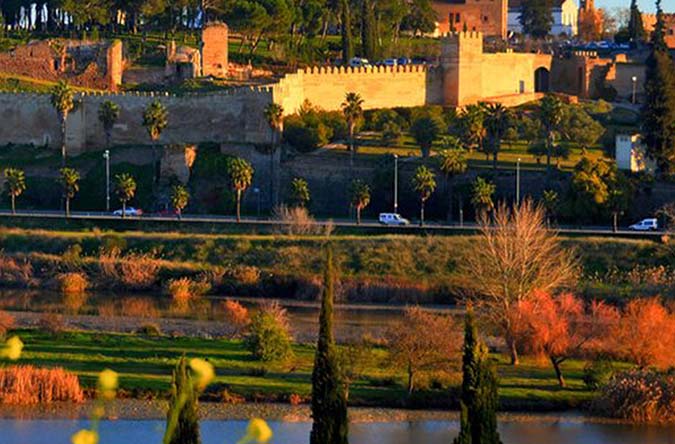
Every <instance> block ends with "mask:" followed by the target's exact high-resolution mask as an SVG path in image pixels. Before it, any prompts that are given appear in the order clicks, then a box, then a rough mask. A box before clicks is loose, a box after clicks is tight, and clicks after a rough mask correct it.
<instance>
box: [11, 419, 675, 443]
mask: <svg viewBox="0 0 675 444" xmlns="http://www.w3.org/2000/svg"><path fill="white" fill-rule="evenodd" d="M246 424H247V423H246V421H240V420H236V421H235V420H232V421H230V420H225V421H214V420H206V421H202V423H201V432H202V441H203V443H204V444H234V443H236V442H237V440H238V439H239V438H240V437H242V436H244V434H245V429H246ZM269 424H270V426H271V427H272V430H273V431H274V438H273V440H272V443H273V444H305V443H307V442H309V438H308V436H309V431H310V428H311V424H310V423H308V422H281V421H270V422H269ZM164 425H165V423H164V421H161V420H117V421H103V422H102V423H101V425H100V436H101V439H100V441H99V442H100V443H101V444H151V443H160V442H161V440H162V433H163V430H164ZM87 426H88V423H87V421H82V420H44V419H39V420H35V419H31V420H17V419H0V444H60V443H63V444H67V443H69V442H70V436H71V435H72V434H73V433H74V432H76V431H77V430H79V429H80V428H83V427H87ZM458 429H459V424H458V423H457V421H454V420H428V421H424V420H422V421H408V422H374V423H373V422H368V423H355V424H352V425H351V428H350V443H351V444H449V443H451V442H452V439H453V438H454V437H455V436H456V435H457V433H458ZM499 429H500V434H501V437H502V441H503V442H504V444H572V443H574V444H671V443H674V444H675V427H660V426H630V425H623V424H607V423H593V422H584V421H582V420H579V419H578V418H576V419H575V418H570V419H565V418H561V419H558V420H555V421H551V420H548V419H547V420H542V421H538V420H536V418H535V419H534V420H528V421H501V422H500V427H499Z"/></svg>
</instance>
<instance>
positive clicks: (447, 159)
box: [438, 136, 468, 222]
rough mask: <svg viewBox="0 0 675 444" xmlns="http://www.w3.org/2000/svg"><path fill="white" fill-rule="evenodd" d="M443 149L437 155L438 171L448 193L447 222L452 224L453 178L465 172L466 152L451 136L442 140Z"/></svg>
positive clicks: (457, 140) (460, 143)
mask: <svg viewBox="0 0 675 444" xmlns="http://www.w3.org/2000/svg"><path fill="white" fill-rule="evenodd" d="M443 147H444V148H445V149H443V150H442V151H439V153H438V161H439V169H440V170H441V172H442V173H443V175H444V176H445V183H446V189H447V193H448V216H447V220H448V222H452V214H453V211H452V208H453V205H452V204H453V199H452V197H453V196H452V195H453V191H454V185H455V176H458V175H460V174H464V172H466V169H467V166H468V162H467V159H466V150H465V149H464V148H463V147H462V142H461V141H460V140H459V139H458V138H457V137H453V136H446V137H445V138H444V139H443Z"/></svg>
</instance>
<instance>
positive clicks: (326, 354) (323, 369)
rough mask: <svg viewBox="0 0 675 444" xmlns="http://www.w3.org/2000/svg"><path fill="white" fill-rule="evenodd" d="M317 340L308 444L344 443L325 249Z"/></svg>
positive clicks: (329, 255)
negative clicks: (311, 422)
mask: <svg viewBox="0 0 675 444" xmlns="http://www.w3.org/2000/svg"><path fill="white" fill-rule="evenodd" d="M324 267H325V268H324V281H323V292H322V295H321V314H320V315H319V340H318V343H317V346H316V354H315V356H314V369H313V371H312V419H313V424H312V432H311V434H310V444H347V443H348V439H347V433H348V426H349V424H348V419H347V398H346V395H345V387H344V385H343V384H342V381H341V376H340V375H341V373H340V369H339V365H338V360H337V355H336V349H335V338H334V336H333V302H334V298H335V272H334V271H333V251H332V249H331V248H330V247H327V249H326V264H325V266H324Z"/></svg>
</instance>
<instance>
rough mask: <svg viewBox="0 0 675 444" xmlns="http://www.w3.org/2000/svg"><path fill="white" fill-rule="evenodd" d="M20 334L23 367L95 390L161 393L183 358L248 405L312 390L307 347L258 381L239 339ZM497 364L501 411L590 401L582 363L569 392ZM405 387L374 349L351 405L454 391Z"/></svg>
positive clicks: (570, 367) (448, 401) (431, 397)
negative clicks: (203, 364) (201, 365)
mask: <svg viewBox="0 0 675 444" xmlns="http://www.w3.org/2000/svg"><path fill="white" fill-rule="evenodd" d="M18 334H19V335H20V336H21V338H22V340H23V341H24V342H25V344H26V347H25V349H24V354H23V356H22V359H21V363H22V364H33V365H40V366H62V367H64V368H66V369H68V370H71V371H73V372H75V373H77V374H78V375H79V376H80V377H81V380H82V382H83V384H84V385H85V386H87V387H93V385H94V381H95V379H96V376H97V374H98V372H100V371H101V370H102V369H104V368H110V369H113V370H115V371H116V372H118V373H119V375H120V388H121V389H123V390H124V391H129V392H131V391H134V390H136V391H137V392H136V393H138V391H139V390H140V391H141V392H145V393H147V392H153V393H155V394H157V393H158V392H164V391H166V390H167V389H168V388H169V381H170V375H171V370H172V368H173V366H174V365H175V362H176V360H177V359H178V358H179V357H180V356H182V355H183V354H185V355H186V356H188V357H201V358H206V359H208V360H209V361H210V362H212V363H213V364H214V366H215V367H216V372H217V375H218V376H217V379H216V381H215V382H216V383H220V384H223V386H224V387H226V388H227V389H228V390H229V391H230V392H231V393H236V394H238V395H242V396H245V397H246V398H247V399H268V400H283V399H286V398H287V396H288V395H290V394H293V393H296V394H299V395H302V396H308V395H309V394H310V392H311V382H310V381H311V371H312V362H313V357H314V351H313V346H310V345H295V346H294V352H295V359H294V360H293V361H292V362H291V363H289V364H287V365H285V366H277V367H271V368H269V369H268V371H267V372H266V373H265V374H264V375H262V374H261V368H262V367H263V366H262V364H261V363H260V362H258V361H255V360H253V358H252V357H251V355H250V354H249V353H248V352H247V351H246V350H245V349H244V346H243V344H242V342H241V341H234V340H222V339H218V340H215V339H213V340H212V339H200V338H189V337H179V338H169V337H142V336H136V335H128V334H110V333H84V332H65V333H61V334H59V335H58V336H56V337H55V336H51V335H49V334H47V333H43V332H38V331H35V330H21V331H18ZM495 358H496V359H497V361H498V371H499V375H500V396H501V400H502V405H503V408H505V409H510V410H530V409H535V408H536V409H566V408H574V407H577V406H579V405H580V404H581V403H583V402H584V401H587V400H589V399H590V398H591V397H592V392H590V391H588V390H586V389H585V387H584V385H583V382H582V380H581V376H582V369H583V366H584V363H583V362H582V361H575V360H571V361H569V362H567V363H565V364H564V365H563V369H564V371H565V372H566V379H567V382H568V385H569V388H566V389H561V388H559V387H558V385H557V381H556V379H555V375H554V373H553V370H552V368H551V367H550V366H547V365H546V364H545V363H539V362H537V361H536V360H533V359H530V358H525V359H524V360H523V362H522V363H521V364H520V365H519V366H518V367H511V366H509V365H508V364H507V360H506V357H504V356H501V355H495ZM459 359H460V358H459V357H458V358H457V360H458V364H459ZM404 381H405V375H404V374H403V372H402V371H401V370H400V369H394V368H391V367H390V366H389V365H388V358H387V352H386V351H385V350H384V349H381V348H376V349H374V350H373V357H372V361H371V362H370V363H369V365H368V367H367V368H366V369H365V371H364V374H363V376H362V378H361V379H360V380H358V381H356V382H355V383H354V385H353V386H352V387H351V390H350V401H351V402H352V403H353V404H355V405H357V404H358V405H378V406H400V405H411V404H410V403H412V405H415V406H417V407H430V406H431V405H435V406H446V407H454V406H456V399H455V395H453V394H452V393H455V391H454V390H452V389H451V388H448V387H446V388H437V389H429V390H424V391H421V392H418V393H416V394H415V395H414V396H413V397H412V398H410V399H408V400H407V401H409V402H410V403H406V402H405V401H406V397H407V394H406V391H405V387H404Z"/></svg>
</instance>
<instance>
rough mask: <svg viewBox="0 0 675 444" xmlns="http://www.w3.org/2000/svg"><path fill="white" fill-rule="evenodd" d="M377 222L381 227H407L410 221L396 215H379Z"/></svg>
mask: <svg viewBox="0 0 675 444" xmlns="http://www.w3.org/2000/svg"><path fill="white" fill-rule="evenodd" d="M379 221H380V223H381V224H382V225H409V224H410V221H409V220H408V219H406V218H404V217H402V216H401V215H400V214H398V213H380V217H379Z"/></svg>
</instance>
